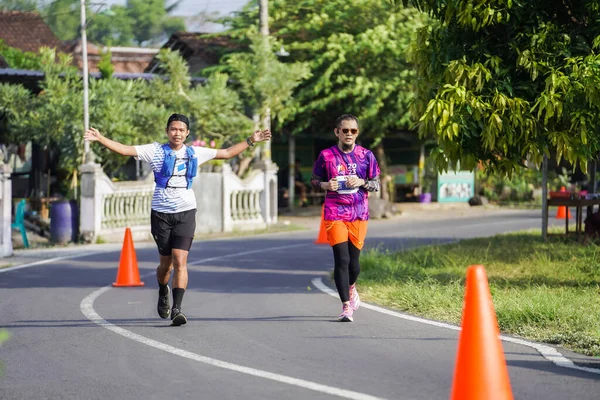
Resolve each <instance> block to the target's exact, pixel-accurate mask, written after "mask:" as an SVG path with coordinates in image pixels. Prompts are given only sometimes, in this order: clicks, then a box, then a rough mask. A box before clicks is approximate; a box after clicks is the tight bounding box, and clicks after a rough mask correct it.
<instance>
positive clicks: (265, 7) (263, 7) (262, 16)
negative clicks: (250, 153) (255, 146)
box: [258, 0, 271, 161]
mask: <svg viewBox="0 0 600 400" xmlns="http://www.w3.org/2000/svg"><path fill="white" fill-rule="evenodd" d="M258 6H259V25H260V34H261V35H262V36H265V37H267V36H269V4H268V2H267V0H259V3H258ZM263 129H269V130H270V129H271V110H270V109H269V108H267V109H266V110H265V116H264V120H263ZM262 159H263V160H268V161H271V141H270V140H268V141H266V142H265V144H264V145H263V148H262Z"/></svg>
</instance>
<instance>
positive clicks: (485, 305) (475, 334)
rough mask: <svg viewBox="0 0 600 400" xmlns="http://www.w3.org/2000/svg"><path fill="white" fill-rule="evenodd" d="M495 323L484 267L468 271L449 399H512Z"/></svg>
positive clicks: (476, 267)
mask: <svg viewBox="0 0 600 400" xmlns="http://www.w3.org/2000/svg"><path fill="white" fill-rule="evenodd" d="M499 334H500V332H499V330H498V322H497V320H496V313H495V311H494V305H493V303H492V296H491V294H490V289H489V286H488V280H487V277H486V274H485V269H484V268H483V265H472V266H470V267H469V269H468V271H467V287H466V293H465V303H464V308H463V317H462V330H461V332H460V336H459V339H458V354H457V358H456V367H455V370H454V380H453V382H452V393H451V400H512V399H513V395H512V389H511V387H510V381H509V378H508V368H507V367H506V360H505V358H504V351H503V349H502V343H501V342H500V338H499V337H498V335H499Z"/></svg>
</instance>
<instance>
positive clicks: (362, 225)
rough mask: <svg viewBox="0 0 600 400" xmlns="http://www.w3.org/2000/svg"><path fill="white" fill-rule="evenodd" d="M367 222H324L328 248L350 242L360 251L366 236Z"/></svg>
mask: <svg viewBox="0 0 600 400" xmlns="http://www.w3.org/2000/svg"><path fill="white" fill-rule="evenodd" d="M368 222H369V221H361V220H356V221H352V222H346V221H325V231H326V232H327V242H329V245H330V246H335V245H336V244H340V243H344V242H347V241H348V240H350V242H352V244H353V245H354V246H355V247H356V248H357V249H359V250H362V248H363V246H364V244H365V237H366V236H367V224H368Z"/></svg>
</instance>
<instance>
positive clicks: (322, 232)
mask: <svg viewBox="0 0 600 400" xmlns="http://www.w3.org/2000/svg"><path fill="white" fill-rule="evenodd" d="M315 244H329V242H328V241H327V230H326V229H325V205H323V208H321V227H320V228H319V236H317V240H315Z"/></svg>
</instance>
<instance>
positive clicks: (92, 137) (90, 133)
mask: <svg viewBox="0 0 600 400" xmlns="http://www.w3.org/2000/svg"><path fill="white" fill-rule="evenodd" d="M101 137H102V135H101V134H100V132H99V131H98V129H96V128H90V129H88V130H87V131H85V134H84V135H83V139H84V140H89V141H90V142H95V141H98V140H100V138H101Z"/></svg>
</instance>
